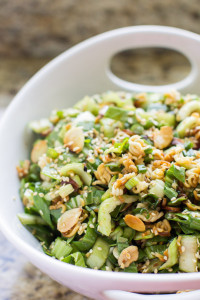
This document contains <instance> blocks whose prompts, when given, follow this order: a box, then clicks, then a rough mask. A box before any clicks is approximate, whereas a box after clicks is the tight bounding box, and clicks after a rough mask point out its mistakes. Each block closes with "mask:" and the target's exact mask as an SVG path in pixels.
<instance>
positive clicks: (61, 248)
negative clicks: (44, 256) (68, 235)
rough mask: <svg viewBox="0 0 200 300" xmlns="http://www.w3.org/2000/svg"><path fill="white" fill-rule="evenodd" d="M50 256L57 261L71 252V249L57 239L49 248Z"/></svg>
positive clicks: (64, 242)
mask: <svg viewBox="0 0 200 300" xmlns="http://www.w3.org/2000/svg"><path fill="white" fill-rule="evenodd" d="M50 249H51V254H52V255H53V256H55V258H57V259H62V258H64V257H65V256H68V255H69V254H70V253H71V252H72V247H71V246H70V245H68V244H67V242H66V241H64V240H62V239H61V238H59V237H58V238H57V239H56V240H55V241H54V242H53V243H52V244H51V246H50Z"/></svg>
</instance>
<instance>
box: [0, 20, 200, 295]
mask: <svg viewBox="0 0 200 300" xmlns="http://www.w3.org/2000/svg"><path fill="white" fill-rule="evenodd" d="M150 46H159V47H164V48H173V49H175V50H177V51H180V52H182V53H183V54H185V55H186V56H187V57H188V59H189V60H190V61H191V64H192V71H191V73H190V74H189V76H188V77H187V78H185V79H184V80H182V81H180V82H178V83H175V84H172V85H167V86H160V87H149V86H141V85H136V84H132V83H127V82H125V81H123V80H121V79H119V78H117V77H116V76H114V75H113V74H112V73H111V72H110V70H109V66H108V64H109V60H110V58H111V56H112V55H114V54H115V53H117V52H118V51H122V50H125V49H127V48H129V49H130V48H137V47H150ZM199 53H200V38H199V36H198V35H196V34H193V33H190V32H187V31H184V30H180V29H175V28H170V27H159V26H138V27H128V28H122V29H117V30H114V31H110V32H107V33H105V34H102V35H99V36H97V37H94V38H91V39H89V40H87V41H85V42H83V43H81V44H79V45H77V46H75V47H73V48H72V49H70V50H68V51H66V52H65V53H63V54H61V55H60V56H58V57H57V58H56V59H54V60H53V61H52V62H50V63H49V64H47V66H45V67H44V68H43V69H42V70H41V71H39V72H38V73H37V74H36V75H35V76H34V77H33V78H32V79H31V80H30V81H29V82H28V83H27V84H26V85H25V86H24V88H23V89H22V90H21V91H20V92H19V93H18V94H17V96H16V97H15V99H14V100H13V102H12V103H11V105H10V106H9V108H8V110H7V112H6V113H5V115H4V117H3V119H2V121H1V124H0V143H1V147H0V178H1V180H0V207H1V209H0V226H1V230H2V232H3V233H4V234H5V236H6V237H7V238H8V239H9V240H10V242H12V243H13V244H14V245H15V246H16V247H17V248H18V250H20V251H21V252H22V253H23V254H24V255H25V256H27V258H28V259H29V260H30V261H31V262H32V263H33V264H34V265H36V266H37V267H38V268H39V269H41V270H42V271H43V272H45V273H46V274H48V275H49V276H50V277H52V278H53V279H55V280H56V281H58V282H60V283H61V284H63V285H66V286H68V287H70V288H71V289H73V290H75V291H77V292H79V293H82V294H84V295H87V296H89V297H91V298H95V299H143V298H144V297H145V299H146V298H149V299H152V298H151V297H152V296H143V295H137V294H131V293H126V292H116V291H112V290H122V291H135V292H144V293H147V292H152V293H153V292H168V291H177V290H179V289H180V290H185V289H198V288H199V286H200V273H191V274H133V273H130V274H128V273H112V272H104V271H96V270H91V269H85V268H79V267H76V266H73V265H70V264H66V263H63V262H60V261H58V260H55V259H53V258H51V257H49V256H47V255H45V254H44V253H43V252H42V250H41V247H40V244H39V243H38V241H37V240H36V239H35V238H34V237H33V236H32V235H31V234H30V233H29V232H28V231H27V230H26V229H25V228H24V227H23V226H22V225H21V224H20V222H19V221H18V219H17V217H16V215H17V213H19V212H22V211H23V207H22V204H21V200H20V198H19V195H18V189H19V180H18V178H17V174H16V171H15V167H16V165H17V164H18V161H19V160H20V159H25V158H27V157H28V151H29V143H30V139H31V135H30V133H29V132H27V130H25V128H26V124H27V123H28V122H29V121H30V120H33V119H38V118H40V117H45V116H48V115H49V113H50V111H51V110H52V109H54V108H64V107H70V106H72V105H73V104H74V103H75V102H76V101H77V100H79V99H81V98H82V97H83V96H84V95H87V94H90V95H92V94H95V93H101V92H103V91H106V90H119V89H125V90H129V91H156V92H159V91H162V92H163V91H166V90H169V89H172V88H175V89H179V90H181V91H183V92H188V91H189V92H192V93H198V92H199V93H200V84H199V77H200V76H199V70H200V56H199ZM13 196H16V197H17V199H16V200H14V199H13ZM109 290H110V291H109ZM104 291H107V292H105V293H104ZM195 295H196V296H195ZM199 295H200V294H198V292H191V293H185V294H184V295H183V294H182V295H174V296H173V295H170V299H173V297H175V298H180V299H186V297H188V298H189V297H190V298H191V297H192V299H200V296H199ZM153 297H154V298H153V299H155V297H157V298H158V299H162V297H163V298H165V299H169V298H168V296H161V295H159V296H153ZM195 297H197V298H195Z"/></svg>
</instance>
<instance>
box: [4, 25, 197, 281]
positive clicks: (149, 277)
mask: <svg viewBox="0 0 200 300" xmlns="http://www.w3.org/2000/svg"><path fill="white" fill-rule="evenodd" d="M133 30H136V31H137V32H143V31H145V32H146V31H148V30H155V31H156V32H160V31H162V32H163V30H164V31H165V32H166V33H167V32H173V33H178V34H181V35H184V36H185V35H187V36H190V37H191V36H192V37H193V38H195V39H197V38H198V40H199V35H198V34H196V33H193V32H190V31H186V30H183V29H179V28H174V27H169V26H156V25H140V26H129V27H123V28H119V29H114V30H111V31H108V32H105V33H102V34H99V35H96V36H94V37H91V38H89V39H87V40H85V41H83V42H81V43H79V44H77V45H75V46H73V47H72V48H70V49H68V50H66V51H64V52H63V53H61V54H60V55H58V56H57V57H55V58H54V59H53V60H51V61H50V62H48V63H47V64H46V65H45V66H44V67H42V68H41V69H40V70H39V71H38V72H36V74H35V75H34V76H33V77H32V78H31V79H29V80H28V81H27V83H26V84H25V85H24V86H23V87H22V88H21V89H20V91H19V92H18V93H17V95H16V96H15V97H14V98H13V100H12V102H11V103H10V104H9V106H8V108H7V109H6V112H5V113H4V115H3V117H2V119H1V121H0V136H1V134H3V131H4V126H5V125H6V123H7V122H9V115H10V114H11V113H12V112H13V110H15V107H17V106H18V105H19V104H20V103H21V102H23V101H22V99H21V96H22V95H23V94H24V93H26V92H27V91H28V90H29V88H32V87H34V85H35V84H37V82H38V80H40V79H41V78H42V77H45V76H46V74H47V73H48V72H49V71H51V70H53V69H54V68H56V67H58V65H59V64H60V63H62V61H63V60H65V59H67V58H69V57H70V56H71V55H73V54H74V53H76V52H78V51H80V50H81V49H85V48H87V47H89V46H90V45H91V44H93V43H98V42H99V41H100V40H101V39H102V38H106V39H109V38H110V37H113V35H116V34H118V33H119V32H120V31H121V32H129V31H133ZM0 215H1V212H0ZM3 220H4V218H3V217H2V218H0V228H1V232H2V233H3V234H4V236H5V237H6V239H8V240H9V241H10V242H11V243H12V244H13V245H14V246H15V247H16V248H17V249H18V250H19V251H20V252H22V253H23V254H24V255H25V256H26V257H27V258H28V260H30V261H31V257H34V259H32V261H33V264H35V263H34V262H35V261H36V260H37V261H38V262H40V261H41V260H42V261H43V262H44V263H45V264H46V265H49V264H51V265H53V266H55V267H56V268H60V269H63V270H66V271H68V272H78V273H79V274H80V275H85V276H87V275H90V276H95V277H98V278H99V279H101V278H104V279H108V280H109V279H110V280H113V279H120V280H122V281H123V282H125V281H129V282H130V281H134V282H152V281H155V280H156V281H157V282H158V283H161V282H171V281H173V282H176V283H178V282H183V281H187V282H191V281H194V280H200V272H197V273H172V274H170V273H168V274H154V273H153V274H152V273H148V274H144V273H125V272H107V271H102V270H94V269H90V268H83V267H78V266H74V265H71V264H67V263H64V262H61V261H59V260H57V259H55V258H52V257H50V256H48V255H47V254H45V253H43V252H41V251H40V250H39V249H35V248H33V247H32V246H30V245H29V243H28V242H26V241H25V240H23V239H22V238H21V237H19V236H17V235H15V234H14V233H13V232H12V230H11V228H9V227H6V225H5V224H4V221H3ZM27 253H28V255H27Z"/></svg>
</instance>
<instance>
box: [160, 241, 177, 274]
mask: <svg viewBox="0 0 200 300" xmlns="http://www.w3.org/2000/svg"><path fill="white" fill-rule="evenodd" d="M177 263H178V246H177V238H174V239H173V241H172V242H171V243H170V245H169V248H168V260H167V261H166V262H165V263H164V264H163V265H162V266H161V267H160V269H159V270H164V269H167V268H171V267H173V266H174V265H175V264H177Z"/></svg>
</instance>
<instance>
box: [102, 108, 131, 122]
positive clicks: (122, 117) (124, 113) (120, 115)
mask: <svg viewBox="0 0 200 300" xmlns="http://www.w3.org/2000/svg"><path fill="white" fill-rule="evenodd" d="M128 114H129V111H128V110H125V109H122V108H119V107H115V106H109V107H108V109H107V111H106V113H105V115H104V117H106V118H110V119H114V120H117V121H122V122H125V121H126V120H127V118H128Z"/></svg>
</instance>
